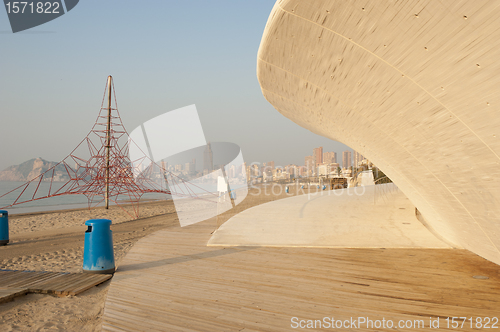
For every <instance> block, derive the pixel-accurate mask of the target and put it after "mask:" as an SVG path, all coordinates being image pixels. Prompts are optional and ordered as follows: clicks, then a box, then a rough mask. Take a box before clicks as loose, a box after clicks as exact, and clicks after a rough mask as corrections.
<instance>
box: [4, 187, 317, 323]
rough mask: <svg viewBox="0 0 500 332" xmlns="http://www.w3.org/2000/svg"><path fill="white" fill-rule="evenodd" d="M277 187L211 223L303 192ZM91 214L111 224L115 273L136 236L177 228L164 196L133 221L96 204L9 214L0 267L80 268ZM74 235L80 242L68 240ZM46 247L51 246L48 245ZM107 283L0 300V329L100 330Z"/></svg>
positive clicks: (143, 207)
mask: <svg viewBox="0 0 500 332" xmlns="http://www.w3.org/2000/svg"><path fill="white" fill-rule="evenodd" d="M283 187H284V186H280V188H281V189H278V190H274V191H272V192H271V190H263V189H262V188H261V189H251V190H250V191H249V194H248V196H247V197H246V199H245V200H244V201H243V202H241V203H240V204H239V205H237V206H236V207H235V208H233V209H231V210H229V211H227V212H226V213H224V214H222V215H220V216H218V217H216V218H214V225H215V223H217V224H218V225H221V224H222V223H224V222H225V221H227V220H228V219H229V218H231V217H232V216H234V215H235V214H237V213H239V212H241V211H243V210H245V209H247V208H250V207H252V206H256V205H259V204H262V203H265V202H269V201H273V200H277V199H281V198H286V197H290V196H293V195H296V194H303V193H307V190H306V191H301V190H298V188H295V187H291V188H290V193H289V194H286V193H285V191H284V189H283ZM314 190H316V189H314ZM91 218H107V219H111V220H112V221H113V226H112V227H116V230H115V228H113V239H114V250H115V251H114V253H115V261H116V266H117V273H119V264H120V261H121V259H122V258H123V257H124V256H125V254H126V253H127V252H128V250H129V249H130V248H131V247H132V246H133V244H134V243H135V242H136V241H137V240H138V239H139V238H141V237H143V236H146V235H148V234H150V233H152V232H154V231H156V230H158V229H161V228H166V227H179V225H178V219H177V215H176V213H175V208H174V206H173V204H172V202H165V201H163V202H148V203H141V207H140V217H139V219H138V220H133V219H132V218H131V217H130V216H129V215H127V214H126V213H124V212H123V211H122V210H121V209H119V208H116V207H112V208H111V209H110V210H108V211H106V210H104V209H102V208H98V209H95V210H91V211H89V210H88V209H80V210H69V211H53V212H41V213H31V214H27V215H12V216H9V228H10V235H11V242H12V244H16V246H18V248H19V249H18V248H14V246H12V245H11V244H10V245H11V248H7V247H9V246H6V247H0V269H12V270H31V271H64V272H81V271H82V262H83V245H82V241H81V239H82V238H83V233H81V235H80V232H81V230H82V229H83V231H84V230H85V228H84V226H83V225H84V222H85V221H86V220H88V219H91ZM120 224H122V225H120ZM75 234H76V235H75ZM74 237H77V238H78V239H80V242H79V243H74V242H75V241H73V240H72V238H74ZM65 241H66V242H65ZM52 247H57V249H56V250H50V249H51V248H52ZM23 248H24V249H23ZM7 249H16V250H10V251H7ZM7 254H8V255H7ZM110 282H112V279H111V281H107V282H105V283H103V284H101V285H99V286H96V287H93V288H91V289H89V290H88V291H85V292H84V293H82V294H80V295H78V296H69V297H55V296H51V295H42V294H28V295H26V296H21V297H18V298H15V299H14V300H13V301H11V302H8V303H3V304H0V317H1V321H0V331H57V330H63V331H100V330H101V318H102V313H103V308H104V302H105V299H106V294H107V289H108V286H109V284H110Z"/></svg>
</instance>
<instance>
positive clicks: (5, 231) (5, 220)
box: [0, 210, 9, 246]
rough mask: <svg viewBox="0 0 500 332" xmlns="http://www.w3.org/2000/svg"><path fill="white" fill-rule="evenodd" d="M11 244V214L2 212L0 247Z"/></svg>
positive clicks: (0, 213) (0, 211) (0, 214)
mask: <svg viewBox="0 0 500 332" xmlns="http://www.w3.org/2000/svg"><path fill="white" fill-rule="evenodd" d="M7 243H9V213H8V212H7V211H5V210H0V246H5V245H7Z"/></svg>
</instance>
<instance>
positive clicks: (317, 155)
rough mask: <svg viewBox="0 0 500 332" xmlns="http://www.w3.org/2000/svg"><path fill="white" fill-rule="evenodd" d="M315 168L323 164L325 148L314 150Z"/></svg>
mask: <svg viewBox="0 0 500 332" xmlns="http://www.w3.org/2000/svg"><path fill="white" fill-rule="evenodd" d="M313 158H314V166H317V165H318V164H321V163H323V147H322V146H320V147H319V148H315V149H313Z"/></svg>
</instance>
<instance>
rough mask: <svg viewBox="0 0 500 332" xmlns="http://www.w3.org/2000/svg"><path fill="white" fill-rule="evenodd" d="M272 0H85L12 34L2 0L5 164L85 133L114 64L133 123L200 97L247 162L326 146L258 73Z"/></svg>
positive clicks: (296, 159)
mask: <svg viewBox="0 0 500 332" xmlns="http://www.w3.org/2000/svg"><path fill="white" fill-rule="evenodd" d="M273 5H274V1H271V0H268V1H262V0H252V1H243V0H239V1H237V0H231V1H220V0H213V1H212V0H211V1H208V0H203V1H201V0H200V1H190V0H182V1H178V0H177V1H124V0H120V1H118V0H115V1H111V0H109V1H108V0H100V1H97V0H84V1H80V2H79V4H78V5H77V6H76V7H75V8H74V9H73V10H72V11H70V12H69V13H67V14H65V15H63V16H62V17H60V18H58V19H55V20H53V21H51V22H48V23H46V24H43V25H40V26H38V27H35V28H32V29H30V30H26V31H25V32H19V33H16V34H13V33H12V32H11V29H10V25H9V22H8V18H7V14H6V12H5V10H3V9H0V40H1V42H0V45H1V46H0V47H1V53H0V54H1V56H0V60H1V61H0V112H1V120H0V123H1V129H0V130H1V132H0V137H1V138H0V152H1V158H0V169H4V168H6V167H8V166H10V165H13V164H19V163H21V162H24V161H26V160H29V159H31V158H34V157H42V158H44V159H46V160H49V161H60V160H61V159H63V158H64V157H66V156H67V155H68V154H69V153H70V152H71V150H72V149H73V148H74V147H76V145H77V144H78V143H79V142H80V141H81V140H82V139H83V138H84V137H85V135H86V134H87V133H88V132H89V130H90V129H91V127H92V125H93V124H94V121H95V119H96V117H97V114H98V112H99V108H100V105H101V100H102V96H103V92H104V87H105V83H106V78H107V75H113V77H114V86H115V89H116V97H117V101H118V108H119V111H120V113H121V116H122V120H123V122H124V124H125V127H126V128H127V129H128V131H129V132H130V131H132V130H133V129H134V128H136V127H137V126H139V125H140V124H141V123H143V122H145V121H147V120H149V119H151V118H153V117H155V116H157V115H160V114H162V113H164V112H167V111H170V110H174V109H177V108H180V107H183V106H187V105H191V104H196V106H197V109H198V112H199V115H200V118H201V122H202V125H203V129H204V131H205V136H206V138H207V140H209V141H220V142H233V143H236V144H238V145H239V146H240V147H241V149H242V152H243V155H244V158H245V161H247V162H253V161H262V162H265V161H270V160H274V161H275V162H276V165H286V164H289V163H295V164H299V165H303V163H304V156H305V155H311V154H312V149H313V148H314V147H317V146H323V148H324V151H336V152H338V153H341V152H342V151H343V150H345V149H347V147H346V146H345V145H343V144H340V143H338V142H334V141H331V140H329V139H326V138H324V137H320V136H317V135H315V134H313V133H311V132H309V131H307V130H306V129H303V128H302V127H300V126H298V125H296V124H295V123H293V122H291V121H290V120H288V119H287V118H285V117H284V116H282V115H281V114H280V113H279V112H278V111H276V110H275V109H274V108H273V107H272V106H271V105H270V104H269V103H268V102H267V101H266V100H265V99H264V97H263V96H262V93H261V90H260V87H259V84H258V81H257V77H256V62H257V60H256V58H257V50H258V47H259V43H260V39H261V36H262V32H263V30H264V26H265V24H266V22H267V18H268V16H269V13H270V11H271V9H272V7H273Z"/></svg>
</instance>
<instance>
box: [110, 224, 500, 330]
mask: <svg viewBox="0 0 500 332" xmlns="http://www.w3.org/2000/svg"><path fill="white" fill-rule="evenodd" d="M212 230H213V229H212V228H211V226H210V225H209V224H208V223H206V224H204V223H202V224H199V225H194V226H191V227H187V228H183V229H180V228H178V229H169V230H162V231H159V232H157V233H155V234H153V235H150V236H148V237H147V238H144V239H142V240H140V241H139V242H138V243H137V244H136V246H135V247H133V248H132V250H131V251H130V252H129V254H128V255H127V256H126V258H125V259H124V261H123V263H122V265H121V266H120V267H119V268H118V270H117V273H116V277H115V279H114V280H113V282H112V283H111V286H110V289H109V292H108V298H107V300H106V304H105V312H104V317H103V330H105V331H134V330H144V329H146V330H149V331H240V330H242V331H245V330H249V331H289V330H290V324H291V318H292V317H299V318H300V319H322V318H323V317H338V318H346V319H348V318H350V317H360V316H364V317H369V318H370V319H381V318H382V317H385V319H392V320H395V321H397V320H399V319H403V320H408V319H410V320H416V319H425V321H426V323H428V320H429V317H442V318H441V319H444V318H445V317H453V316H455V317H460V316H461V317H463V316H467V317H470V316H472V317H498V316H500V314H499V312H500V267H499V266H498V265H495V264H493V263H491V262H489V261H486V260H484V259H482V258H480V257H479V256H477V255H475V254H473V253H470V252H468V251H466V250H451V249H342V248H333V249H324V248H271V247H231V248H225V249H224V248H219V247H207V246H206V242H207V240H208V238H209V236H210V232H211V231H212ZM474 275H485V276H488V277H489V279H487V280H479V279H474V278H473V276H474ZM443 317H444V318H443ZM441 329H443V328H442V327H441ZM357 330H360V331H364V330H366V331H368V330H373V329H362V328H361V329H360V328H358V329H357ZM405 330H409V331H411V329H405ZM444 330H446V329H444ZM455 331H460V329H455ZM463 331H467V329H465V328H464V329H463Z"/></svg>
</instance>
